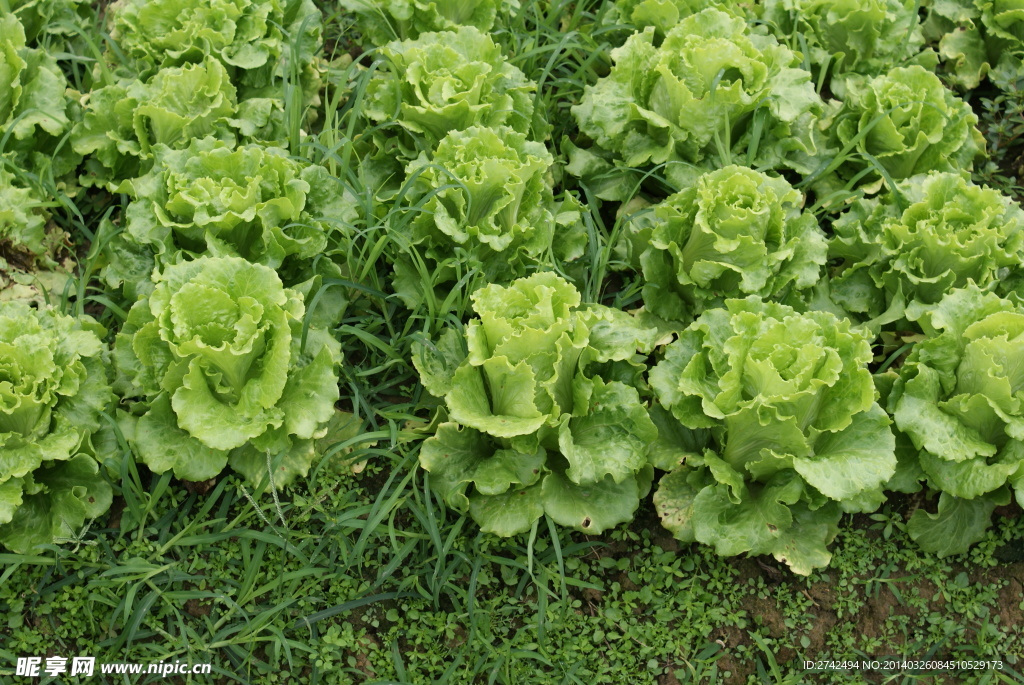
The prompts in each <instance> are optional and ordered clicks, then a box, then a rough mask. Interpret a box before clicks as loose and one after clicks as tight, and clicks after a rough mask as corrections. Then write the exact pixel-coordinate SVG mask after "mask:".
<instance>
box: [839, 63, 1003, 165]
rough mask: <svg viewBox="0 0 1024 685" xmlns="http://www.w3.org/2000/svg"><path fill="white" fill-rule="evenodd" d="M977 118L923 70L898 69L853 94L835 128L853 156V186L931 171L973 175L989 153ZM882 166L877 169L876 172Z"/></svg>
mask: <svg viewBox="0 0 1024 685" xmlns="http://www.w3.org/2000/svg"><path fill="white" fill-rule="evenodd" d="M977 123H978V117H977V116H976V115H975V114H974V112H972V111H971V107H970V105H968V104H967V103H966V102H964V101H963V100H961V99H960V98H958V97H956V96H955V95H953V93H952V92H950V91H949V90H948V89H947V88H946V87H945V86H943V85H942V82H941V81H940V80H939V77H938V76H936V75H935V74H933V73H931V72H929V71H928V70H926V69H925V68H924V67H921V66H918V65H913V66H909V67H897V68H895V69H892V70H891V71H889V72H888V73H886V74H883V75H881V76H878V77H875V78H873V79H870V80H869V81H867V82H865V83H864V84H863V87H859V88H856V89H852V90H851V91H850V92H849V93H848V94H847V98H846V101H845V102H844V103H843V109H842V110H841V111H840V113H839V115H838V118H837V123H836V125H835V127H834V128H833V131H834V135H835V136H836V140H837V143H838V146H839V147H842V148H843V149H844V150H847V151H848V152H849V157H848V159H847V160H846V161H845V162H844V163H843V165H842V166H841V167H840V168H839V172H838V173H839V176H840V177H841V178H842V179H843V180H844V181H847V182H848V183H854V182H857V183H862V184H863V183H868V182H871V181H876V182H877V181H880V180H881V179H880V176H879V175H878V173H877V168H878V167H881V168H882V169H884V170H885V172H886V174H888V176H889V178H891V179H892V180H893V181H902V180H903V179H906V178H910V177H911V176H914V175H916V174H922V173H927V172H929V171H960V170H961V169H966V170H968V171H970V169H971V168H972V166H973V164H974V160H975V159H977V158H978V157H980V156H981V155H982V154H983V152H984V139H983V138H982V137H981V133H980V132H979V131H978V129H977ZM876 165H877V166H876Z"/></svg>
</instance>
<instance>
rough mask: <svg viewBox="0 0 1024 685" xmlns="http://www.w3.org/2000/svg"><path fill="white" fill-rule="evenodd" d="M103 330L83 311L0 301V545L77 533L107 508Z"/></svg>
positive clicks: (26, 545)
mask: <svg viewBox="0 0 1024 685" xmlns="http://www.w3.org/2000/svg"><path fill="white" fill-rule="evenodd" d="M104 333H105V332H104V330H103V328H102V327H101V326H100V325H99V324H97V323H96V322H95V321H93V320H92V319H91V318H90V317H88V316H82V317H78V318H73V317H70V316H65V315H63V314H61V313H59V312H58V311H56V310H54V309H52V308H44V309H34V308H32V307H30V306H28V305H27V304H25V303H21V302H0V543H2V544H3V545H4V546H6V547H7V548H8V549H10V550H13V551H14V552H18V553H26V552H28V551H30V550H31V549H32V548H33V547H35V546H36V545H40V544H50V543H53V542H54V541H55V540H56V539H57V538H62V537H69V536H72V535H75V534H76V533H77V532H78V529H79V528H81V526H82V525H83V524H84V523H85V520H86V519H90V518H95V517H97V516H100V515H101V514H103V512H105V511H106V510H107V509H108V508H109V507H110V504H111V500H112V490H111V487H110V484H109V483H108V482H107V481H106V480H105V479H104V478H103V476H102V475H101V473H100V465H101V464H102V463H103V462H104V461H106V459H107V458H108V457H110V456H112V455H111V454H109V452H108V450H107V449H106V448H105V447H104V445H109V444H110V443H109V441H105V440H102V439H99V437H98V436H99V434H100V431H101V428H102V426H103V425H104V423H103V420H102V416H101V415H102V414H103V412H104V411H106V410H107V409H108V407H109V405H110V403H111V402H112V401H113V398H114V396H113V393H112V392H111V389H110V383H109V381H108V379H107V375H106V361H107V359H106V357H107V356H108V351H107V349H106V347H105V346H104V344H103V342H102V341H101V340H100V338H101V337H102V336H103V335H104Z"/></svg>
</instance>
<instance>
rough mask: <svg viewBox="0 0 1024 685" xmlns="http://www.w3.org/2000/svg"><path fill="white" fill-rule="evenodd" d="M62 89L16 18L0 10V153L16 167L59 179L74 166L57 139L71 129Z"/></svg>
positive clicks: (60, 76) (63, 82) (55, 70)
mask: <svg viewBox="0 0 1024 685" xmlns="http://www.w3.org/2000/svg"><path fill="white" fill-rule="evenodd" d="M67 87H68V83H67V79H66V78H65V76H64V73H63V72H62V71H61V70H60V67H59V66H57V61H56V60H55V59H54V58H53V57H52V56H51V55H50V54H49V53H48V52H46V51H45V50H42V49H35V48H31V47H27V45H26V40H25V29H24V27H22V25H21V22H20V21H19V20H18V17H17V15H14V14H10V13H7V12H4V11H3V10H0V139H3V147H2V148H0V152H3V153H5V154H7V155H14V159H15V160H16V162H17V166H20V167H23V168H26V169H29V170H31V171H33V172H34V173H39V172H40V171H42V170H44V169H49V171H50V173H52V175H53V177H54V178H57V179H59V178H61V177H62V176H64V175H65V174H67V173H68V172H70V171H71V170H73V169H74V167H75V165H76V164H77V163H78V161H79V158H77V157H76V156H75V154H74V152H73V151H72V150H71V148H70V146H68V145H67V144H66V143H65V142H64V141H63V140H62V139H63V137H64V135H65V133H66V132H67V131H68V129H70V128H71V119H70V118H69V116H68V113H69V109H70V106H71V105H70V101H69V100H68V97H67V93H66V91H67Z"/></svg>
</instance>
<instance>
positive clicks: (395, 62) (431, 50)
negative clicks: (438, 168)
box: [364, 26, 536, 160]
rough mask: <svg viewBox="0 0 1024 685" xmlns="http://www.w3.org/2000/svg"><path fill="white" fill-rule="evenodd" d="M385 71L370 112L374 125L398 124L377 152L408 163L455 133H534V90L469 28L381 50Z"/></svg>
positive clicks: (370, 91)
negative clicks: (491, 129)
mask: <svg viewBox="0 0 1024 685" xmlns="http://www.w3.org/2000/svg"><path fill="white" fill-rule="evenodd" d="M380 53H381V55H382V56H383V57H384V58H385V59H386V60H387V66H386V67H383V68H382V69H381V70H380V71H378V72H377V73H376V74H375V75H374V77H373V79H371V80H370V83H369V85H368V86H367V91H366V104H365V108H364V112H365V114H366V116H367V117H368V118H369V119H370V120H371V121H373V122H376V123H382V122H391V121H394V122H397V124H398V125H399V126H400V127H401V129H403V130H404V131H405V132H406V135H405V136H401V137H397V138H396V137H395V135H394V132H392V131H390V130H388V131H383V132H382V134H386V135H384V139H383V140H382V141H381V142H380V143H379V145H380V146H381V147H382V148H384V149H392V148H394V147H395V146H396V145H397V149H396V154H398V155H400V156H402V157H404V158H405V159H409V160H411V159H415V158H416V157H417V155H418V154H419V151H420V150H428V151H429V150H433V149H434V148H435V147H436V146H437V144H438V143H439V142H440V141H441V139H442V138H444V137H445V136H446V135H448V133H450V132H451V131H464V130H466V129H467V128H469V127H471V126H502V125H504V126H508V127H510V128H512V129H513V130H514V131H517V132H519V133H526V132H528V131H529V128H530V122H531V120H532V118H533V93H534V90H535V89H536V86H535V84H533V83H532V82H531V81H528V80H527V79H526V76H524V75H523V72H521V71H520V70H519V69H517V68H516V67H514V66H512V65H511V64H509V63H508V61H507V60H506V59H505V56H504V55H503V54H502V53H501V48H499V47H498V46H497V45H495V43H494V41H493V40H491V38H490V36H488V35H487V34H485V33H482V32H481V31H479V30H478V29H476V28H473V27H471V26H463V27H461V28H459V29H458V30H457V31H441V32H438V33H425V34H423V35H421V36H420V37H419V38H417V39H416V40H406V41H401V42H399V41H396V42H393V43H388V44H387V45H385V46H384V47H382V48H381V49H380Z"/></svg>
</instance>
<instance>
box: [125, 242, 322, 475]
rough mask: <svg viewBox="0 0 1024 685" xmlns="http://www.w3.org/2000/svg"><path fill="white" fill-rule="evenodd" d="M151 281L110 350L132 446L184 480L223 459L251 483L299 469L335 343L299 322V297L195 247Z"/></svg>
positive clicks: (253, 270) (245, 265)
mask: <svg viewBox="0 0 1024 685" xmlns="http://www.w3.org/2000/svg"><path fill="white" fill-rule="evenodd" d="M155 280H156V287H155V289H154V290H153V292H152V293H151V294H150V295H149V296H148V297H146V298H144V299H141V300H139V301H138V302H136V304H135V305H134V306H133V307H132V309H131V311H130V312H129V313H128V319H127V321H126V322H125V324H124V327H123V328H122V329H121V332H120V333H119V334H118V336H117V340H116V342H115V348H114V356H115V361H116V362H117V367H118V370H119V374H120V376H119V379H118V390H119V392H120V393H121V394H122V395H123V396H124V397H126V398H128V400H129V412H126V413H125V412H123V413H122V415H121V420H120V424H121V428H122V431H123V432H124V433H125V435H126V437H127V439H128V442H129V444H130V445H131V446H132V450H133V452H134V453H135V454H136V455H137V456H138V458H139V459H140V460H141V461H143V462H144V463H145V464H146V465H147V466H149V468H150V469H152V470H153V471H155V472H157V473H162V472H165V471H173V473H174V475H175V476H176V477H178V478H182V479H184V480H191V481H201V480H207V479H210V478H213V477H215V476H217V475H218V474H219V473H220V472H221V471H222V470H223V468H224V467H225V466H226V465H227V464H230V465H231V467H232V468H233V469H234V470H235V471H238V472H239V473H241V474H242V475H243V476H245V477H246V478H247V479H248V480H249V481H250V482H252V483H259V482H260V481H261V480H262V479H264V478H265V477H266V476H268V468H269V469H270V470H271V473H270V474H269V475H270V476H271V481H272V483H273V484H274V485H276V486H283V485H287V484H288V483H290V482H291V481H293V480H294V479H295V478H296V477H299V476H305V475H306V473H307V472H308V470H309V467H310V464H311V463H312V462H313V460H314V458H315V456H316V454H315V444H314V443H315V440H316V438H318V437H321V436H322V435H323V434H324V433H325V432H326V428H327V422H328V421H329V420H330V419H331V417H332V416H333V415H334V404H335V402H337V400H338V396H339V393H338V374H337V366H338V363H339V362H340V357H341V352H340V345H339V344H338V342H337V341H336V340H335V339H334V338H333V337H332V336H331V334H330V333H329V332H328V331H325V330H322V329H319V328H316V327H314V326H311V327H309V328H308V329H307V330H306V331H305V333H304V332H303V319H304V316H305V308H304V305H303V298H302V295H301V294H300V293H298V292H296V291H295V290H292V289H289V288H285V287H284V286H283V285H282V284H281V280H280V278H279V277H278V275H277V274H276V273H275V272H274V270H273V269H270V268H268V267H266V266H263V265H261V264H252V263H250V262H247V261H245V260H244V259H240V258H237V257H203V258H199V259H196V260H194V261H191V262H184V263H181V264H175V265H171V266H168V267H167V268H165V269H164V270H163V271H162V272H161V273H160V274H159V275H158V276H157V277H156V278H155Z"/></svg>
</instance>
